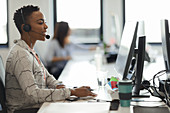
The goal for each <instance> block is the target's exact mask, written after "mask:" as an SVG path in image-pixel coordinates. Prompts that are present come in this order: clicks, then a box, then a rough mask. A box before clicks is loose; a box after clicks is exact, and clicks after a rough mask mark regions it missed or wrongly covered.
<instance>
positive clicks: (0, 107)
mask: <svg viewBox="0 0 170 113" xmlns="http://www.w3.org/2000/svg"><path fill="white" fill-rule="evenodd" d="M5 101H6V96H5V68H4V64H3V60H2V57H1V56H0V113H7V107H6V104H5ZM37 111H38V108H35V109H22V110H16V111H15V112H14V113H36V112H37Z"/></svg>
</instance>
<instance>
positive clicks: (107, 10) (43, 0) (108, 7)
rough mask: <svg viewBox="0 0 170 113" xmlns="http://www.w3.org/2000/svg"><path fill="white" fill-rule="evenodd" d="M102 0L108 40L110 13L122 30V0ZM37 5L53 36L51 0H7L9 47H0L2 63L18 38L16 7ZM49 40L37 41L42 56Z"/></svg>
mask: <svg viewBox="0 0 170 113" xmlns="http://www.w3.org/2000/svg"><path fill="white" fill-rule="evenodd" d="M103 1H104V11H103V16H104V20H103V25H104V26H103V28H104V38H105V39H104V40H106V42H109V41H110V37H111V36H110V35H111V31H110V29H111V24H110V23H111V18H110V17H111V15H112V14H114V15H117V16H118V18H119V21H120V28H119V29H120V30H122V22H123V16H122V15H123V14H122V0H103ZM28 4H33V5H38V6H39V7H40V10H41V11H42V12H43V14H44V15H45V18H46V22H47V25H48V31H47V32H48V34H49V35H50V36H51V37H52V36H53V29H54V28H53V25H54V23H53V0H8V12H9V14H8V15H9V16H8V20H9V48H0V55H1V56H2V58H3V61H4V64H5V61H6V57H7V55H8V52H9V50H10V48H11V47H12V46H13V41H14V40H15V39H20V35H19V32H18V31H17V29H16V27H15V25H14V22H13V14H14V12H15V10H16V9H18V8H20V7H22V6H23V5H28ZM48 41H49V40H47V41H45V42H42V41H41V42H40V41H37V43H36V46H35V49H36V50H37V51H38V54H39V55H40V56H41V57H43V56H44V54H45V49H46V46H47V43H48Z"/></svg>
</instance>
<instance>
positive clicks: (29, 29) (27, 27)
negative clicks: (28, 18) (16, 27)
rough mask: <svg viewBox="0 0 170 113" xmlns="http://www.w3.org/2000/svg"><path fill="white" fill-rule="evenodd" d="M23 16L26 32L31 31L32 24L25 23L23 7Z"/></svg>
mask: <svg viewBox="0 0 170 113" xmlns="http://www.w3.org/2000/svg"><path fill="white" fill-rule="evenodd" d="M21 17H22V20H23V22H24V26H23V30H24V31H25V32H30V31H31V26H30V25H29V24H26V23H25V19H24V15H23V11H22V9H21Z"/></svg>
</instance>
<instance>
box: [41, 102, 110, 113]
mask: <svg viewBox="0 0 170 113" xmlns="http://www.w3.org/2000/svg"><path fill="white" fill-rule="evenodd" d="M109 109H110V102H95V103H80V102H71V103H44V104H43V105H42V107H41V108H40V110H39V111H38V113H109Z"/></svg>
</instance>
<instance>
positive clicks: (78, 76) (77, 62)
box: [38, 53, 133, 113]
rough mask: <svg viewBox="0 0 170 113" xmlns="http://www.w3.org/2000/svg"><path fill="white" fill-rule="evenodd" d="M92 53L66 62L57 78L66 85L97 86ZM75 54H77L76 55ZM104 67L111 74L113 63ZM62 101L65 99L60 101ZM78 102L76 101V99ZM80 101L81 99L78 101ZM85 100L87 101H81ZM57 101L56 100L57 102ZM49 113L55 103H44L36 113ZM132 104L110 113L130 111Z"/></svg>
mask: <svg viewBox="0 0 170 113" xmlns="http://www.w3.org/2000/svg"><path fill="white" fill-rule="evenodd" d="M93 55H94V53H91V54H90V55H87V54H86V57H84V55H83V56H82V57H80V56H78V59H73V60H70V61H69V62H68V64H67V65H66V67H65V69H64V70H63V72H62V74H61V76H60V77H59V80H61V81H63V83H64V84H65V85H66V87H74V86H77V87H79V86H83V85H85V86H87V85H88V86H90V87H91V88H93V89H96V88H97V78H96V73H95V65H94V64H93V61H91V59H93ZM76 56H77V55H76ZM104 67H105V68H107V69H108V71H109V73H108V75H113V74H114V72H113V68H114V63H111V64H104ZM60 102H62V103H64V102H65V101H60ZM77 102H78V101H77ZM80 102H81V101H80ZM82 102H87V101H82ZM57 103H58V102H56V104H57ZM48 109H49V113H51V112H52V111H55V103H48V102H46V103H44V104H43V105H42V107H41V108H40V110H39V112H38V113H44V112H43V111H44V110H45V111H46V113H48ZM132 111H133V110H132V106H131V107H121V106H119V109H118V110H117V111H110V113H131V112H132Z"/></svg>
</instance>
